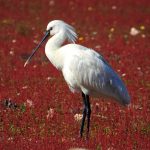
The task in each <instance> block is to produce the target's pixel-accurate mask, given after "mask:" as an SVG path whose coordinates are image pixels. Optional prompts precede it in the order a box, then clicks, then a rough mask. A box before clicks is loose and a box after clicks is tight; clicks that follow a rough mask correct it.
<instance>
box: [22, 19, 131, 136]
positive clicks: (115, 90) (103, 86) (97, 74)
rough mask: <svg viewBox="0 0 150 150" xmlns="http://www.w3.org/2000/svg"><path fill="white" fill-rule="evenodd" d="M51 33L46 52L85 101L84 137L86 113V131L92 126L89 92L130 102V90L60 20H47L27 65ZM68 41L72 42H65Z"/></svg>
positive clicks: (72, 89)
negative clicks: (43, 32)
mask: <svg viewBox="0 0 150 150" xmlns="http://www.w3.org/2000/svg"><path fill="white" fill-rule="evenodd" d="M50 36H52V37H51V38H50V39H49V40H48V42H47V43H46V46H45V53H46V56H47V57H48V59H49V60H50V62H51V63H52V64H53V65H54V66H55V67H56V68H57V69H58V70H60V71H62V74H63V76H64V79H65V81H66V82H67V84H68V86H69V88H70V90H71V91H72V92H81V93H82V99H83V103H84V109H83V118H82V123H81V129H80V136H81V137H82V134H83V128H84V122H85V119H86V116H87V135H88V133H89V127H90V115H91V107H90V101H89V96H94V97H101V96H105V97H110V98H112V99H114V100H116V101H117V102H119V103H120V104H122V105H127V104H129V103H130V96H129V94H128V91H127V89H126V87H125V85H124V83H123V81H122V80H121V79H120V77H119V76H118V75H117V73H116V72H115V71H114V70H113V69H112V68H111V66H110V65H109V64H108V62H107V61H106V60H105V59H104V58H103V57H102V56H101V55H100V54H99V53H97V52H96V51H94V50H92V49H90V48H86V47H84V46H81V45H78V44H75V41H76V39H77V34H76V32H75V30H74V28H73V27H72V26H70V25H69V24H67V23H65V22H64V21H61V20H54V21H51V22H49V23H48V25H47V29H46V33H45V36H44V37H43V39H42V41H41V42H40V43H39V45H38V46H37V47H36V48H35V49H34V50H33V52H32V54H31V55H30V57H29V58H28V60H27V61H26V63H25V65H24V66H26V65H27V64H28V63H29V61H30V59H31V57H32V56H33V55H34V54H35V52H36V51H37V49H38V48H39V47H40V46H41V45H42V43H43V42H44V41H45V40H46V39H47V38H48V37H50ZM65 41H68V42H70V43H72V44H66V45H64V46H63V44H64V42H65Z"/></svg>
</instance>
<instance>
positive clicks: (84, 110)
mask: <svg viewBox="0 0 150 150" xmlns="http://www.w3.org/2000/svg"><path fill="white" fill-rule="evenodd" d="M82 98H83V103H84V109H83V118H82V123H81V129H80V137H82V135H83V129H84V122H85V118H86V115H87V112H86V98H85V95H84V93H82Z"/></svg>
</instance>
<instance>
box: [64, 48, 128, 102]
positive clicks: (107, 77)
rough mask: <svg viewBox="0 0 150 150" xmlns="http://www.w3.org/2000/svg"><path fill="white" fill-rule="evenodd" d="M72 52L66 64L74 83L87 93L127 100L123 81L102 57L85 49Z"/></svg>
mask: <svg viewBox="0 0 150 150" xmlns="http://www.w3.org/2000/svg"><path fill="white" fill-rule="evenodd" d="M81 48H83V47H81ZM74 51H76V52H74V54H73V55H71V56H70V57H69V58H68V59H67V60H68V61H69V62H68V63H67V64H68V67H69V71H70V74H71V73H72V76H73V77H74V78H73V79H74V80H75V82H78V84H79V85H81V86H83V87H84V88H86V89H88V90H89V91H93V90H94V92H96V93H100V94H102V95H106V96H110V97H114V98H116V99H119V100H120V99H126V101H127V99H129V95H128V92H127V89H126V87H125V86H124V83H123V81H122V80H121V79H120V77H119V76H118V75H117V73H116V72H115V71H114V70H113V69H112V68H111V66H110V65H109V64H108V62H107V61H106V60H105V59H104V58H103V56H101V55H100V54H99V53H97V52H95V51H94V50H91V49H87V48H85V49H84V50H80V49H79V50H77V49H76V50H74ZM69 64H70V66H69Z"/></svg>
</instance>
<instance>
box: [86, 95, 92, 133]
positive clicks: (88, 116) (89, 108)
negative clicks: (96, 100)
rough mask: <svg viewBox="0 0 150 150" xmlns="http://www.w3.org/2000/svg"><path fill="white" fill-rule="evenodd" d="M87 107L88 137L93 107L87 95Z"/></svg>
mask: <svg viewBox="0 0 150 150" xmlns="http://www.w3.org/2000/svg"><path fill="white" fill-rule="evenodd" d="M85 98H86V105H87V111H86V112H87V136H88V134H89V130H90V117H91V106H90V100H89V95H86V97H85Z"/></svg>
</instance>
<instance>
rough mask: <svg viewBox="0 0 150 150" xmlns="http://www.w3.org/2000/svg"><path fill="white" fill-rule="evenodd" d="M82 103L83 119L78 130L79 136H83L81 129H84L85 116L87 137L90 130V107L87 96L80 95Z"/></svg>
mask: <svg viewBox="0 0 150 150" xmlns="http://www.w3.org/2000/svg"><path fill="white" fill-rule="evenodd" d="M82 98H83V103H84V110H83V118H82V123H81V129H80V136H81V137H82V135H83V129H84V122H85V118H86V116H87V135H88V133H89V129H90V116H91V106H90V101H89V96H88V95H85V94H84V93H82Z"/></svg>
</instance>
